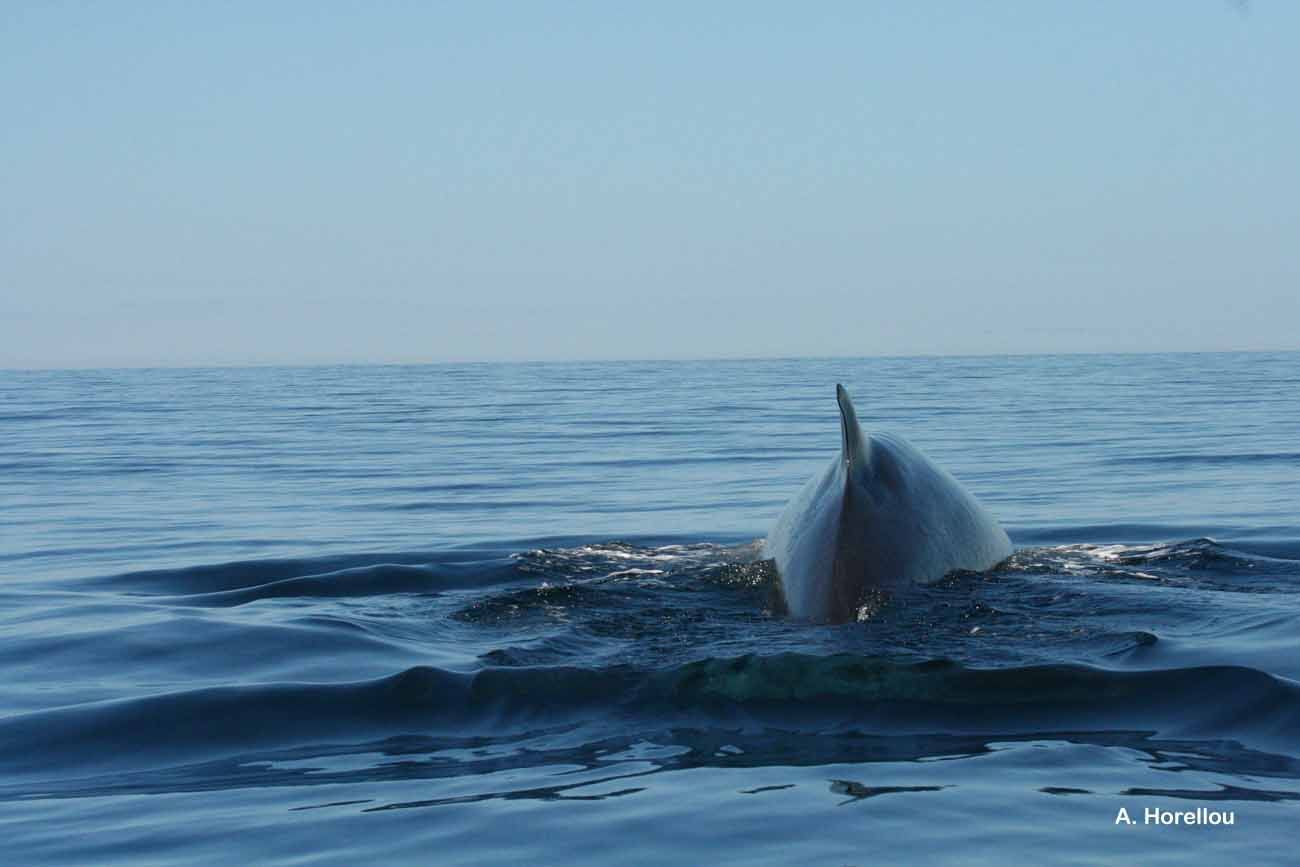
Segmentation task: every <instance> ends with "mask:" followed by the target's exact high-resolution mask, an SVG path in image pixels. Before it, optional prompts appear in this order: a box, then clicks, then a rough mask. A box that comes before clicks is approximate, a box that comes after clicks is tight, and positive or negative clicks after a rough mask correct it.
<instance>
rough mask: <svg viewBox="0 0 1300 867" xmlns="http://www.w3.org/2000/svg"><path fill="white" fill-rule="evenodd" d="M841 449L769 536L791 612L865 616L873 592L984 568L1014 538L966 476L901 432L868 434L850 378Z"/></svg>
mask: <svg viewBox="0 0 1300 867" xmlns="http://www.w3.org/2000/svg"><path fill="white" fill-rule="evenodd" d="M835 392H836V397H837V398H838V399H839V404H840V433H841V447H840V454H839V455H837V456H836V457H835V459H834V460H833V461H831V464H830V466H828V467H827V468H826V469H825V470H824V471H823V472H821V473H819V474H817V475H815V476H813V478H811V479H810V480H809V481H808V483H807V484H806V485H804V487H803V490H801V491H800V492H799V494H798V495H797V496H796V497H795V498H794V499H793V500H791V501H790V503H789V505H787V506H786V508H785V511H784V512H783V513H782V514H781V517H780V519H778V520H777V523H776V526H774V527H773V528H772V532H771V533H769V534H768V537H767V543H766V545H767V556H769V557H771V558H772V559H773V560H775V562H776V568H777V572H778V573H779V575H780V578H781V589H782V591H783V592H784V595H785V600H786V604H787V606H788V607H789V609H790V613H791V614H792V615H794V616H796V617H803V618H808V619H810V620H817V621H823V622H835V623H839V622H844V621H847V620H852V619H853V618H854V617H856V616H857V613H858V610H859V607H860V606H861V605H862V603H863V601H864V600H865V598H866V596H867V594H868V593H869V592H870V591H872V590H874V589H891V588H897V587H901V586H905V585H908V584H913V583H917V582H927V581H935V580H938V579H939V578H942V577H943V576H944V575H945V574H947V573H948V572H952V571H953V570H956V569H967V570H971V571H983V570H985V569H989V568H991V567H993V566H994V565H996V564H997V563H999V562H1001V561H1002V560H1005V559H1006V558H1007V557H1009V556H1010V555H1011V540H1010V539H1008V538H1007V534H1006V533H1005V532H1004V531H1003V530H1002V528H1001V527H1000V526H999V525H998V522H997V520H996V519H994V518H993V516H992V515H990V514H989V513H988V511H987V510H985V508H984V507H983V506H982V505H980V503H979V501H978V500H976V499H975V497H974V496H972V495H971V494H970V493H969V492H968V491H967V490H966V489H965V488H963V487H962V486H961V484H960V483H959V482H958V481H957V480H956V479H954V478H953V477H952V476H950V475H949V474H948V473H947V472H945V471H944V470H943V469H941V468H940V467H938V466H936V465H935V464H934V463H932V462H931V461H930V459H929V458H927V457H926V456H925V455H923V454H921V452H920V451H918V450H917V449H915V448H913V447H912V446H910V445H908V443H907V442H906V441H904V440H903V439H901V438H899V437H896V436H891V435H889V434H863V433H862V429H861V428H860V427H859V426H858V418H857V414H856V413H855V412H854V409H853V402H852V401H851V400H850V399H849V394H848V392H847V391H845V389H844V386H842V385H837V386H836V387H835Z"/></svg>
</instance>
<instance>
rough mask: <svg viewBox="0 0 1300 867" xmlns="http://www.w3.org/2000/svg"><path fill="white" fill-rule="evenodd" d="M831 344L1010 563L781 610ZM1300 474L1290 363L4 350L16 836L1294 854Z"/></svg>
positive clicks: (154, 856) (4, 762)
mask: <svg viewBox="0 0 1300 867" xmlns="http://www.w3.org/2000/svg"><path fill="white" fill-rule="evenodd" d="M836 382H843V383H844V384H845V385H847V386H848V387H849V389H850V390H851V391H852V393H853V395H854V398H855V402H856V404H857V407H858V414H859V416H860V418H861V419H862V422H863V425H864V427H866V428H870V429H877V430H888V431H892V432H895V433H899V434H902V435H903V436H905V437H906V438H907V439H909V440H910V441H911V442H912V443H913V444H914V445H917V446H919V447H920V448H921V449H922V450H924V451H925V452H926V453H928V454H929V455H930V457H931V458H933V459H934V460H935V461H936V462H937V463H939V464H940V465H942V466H944V467H946V468H947V469H949V470H950V471H951V472H952V473H953V474H954V475H956V476H957V477H958V478H959V479H961V480H962V481H963V482H964V483H965V484H966V485H967V487H969V488H970V489H971V490H972V491H973V492H974V493H975V494H976V495H977V496H978V497H979V498H980V499H981V500H982V501H984V503H985V504H986V505H987V506H988V507H989V508H990V510H991V511H992V512H994V514H996V515H997V516H998V517H999V518H1000V519H1001V521H1002V523H1003V525H1004V526H1005V527H1006V529H1007V531H1008V532H1009V533H1010V535H1011V538H1012V541H1013V542H1014V543H1015V544H1016V546H1017V553H1016V554H1015V555H1014V556H1013V557H1012V558H1011V560H1009V561H1008V562H1006V563H1005V564H1003V565H1002V566H1000V567H999V568H998V569H996V570H995V571H993V572H990V573H987V574H983V575H974V574H960V575H955V576H950V577H949V578H947V579H945V580H944V581H943V582H940V583H939V584H937V585H935V586H931V587H926V588H922V589H918V590H916V591H914V592H912V593H910V594H906V595H905V596H900V597H897V598H895V599H893V600H891V601H890V602H888V603H887V604H886V605H885V606H884V607H883V608H882V609H881V610H879V611H877V612H875V613H874V614H872V616H871V617H870V618H869V619H867V620H865V621H864V622H859V623H852V624H847V625H843V626H835V627H828V626H816V625H810V624H808V623H801V622H798V621H794V620H790V619H787V618H783V617H780V616H778V615H776V614H774V613H773V611H772V595H771V590H770V585H771V583H772V581H773V574H772V570H771V566H770V564H769V563H767V562H766V561H764V559H763V550H762V546H761V542H760V540H761V539H762V537H763V536H764V535H765V534H766V532H767V530H768V529H769V527H770V525H771V523H772V522H773V521H774V520H775V518H776V516H777V515H778V514H779V513H780V511H781V508H782V506H783V505H784V503H785V501H786V500H787V499H788V498H789V497H790V496H792V495H793V494H794V493H795V492H796V491H797V490H798V488H799V486H800V485H801V484H802V483H803V482H804V480H805V479H806V478H807V477H808V476H809V475H811V474H812V473H813V472H815V471H817V470H819V469H820V468H821V467H822V466H823V465H824V463H825V462H826V461H828V460H829V459H830V457H831V455H833V454H835V453H836V451H837V449H838V447H839V421H838V413H837V409H836V403H835V395H834V387H835V383H836ZM1298 495H1300V354H1295V353H1280V354H1206V355H1130V356H1040V357H1012V358H945V359H933V358H909V359H837V360H794V361H743V362H698V363H600V364H535V365H534V364H508V365H507V364H502V365H493V364H476V365H430V366H394V367H335V368H245V369H200V370H102V371H75V372H67V371H61V372H20V371H0V597H2V599H3V605H2V606H0V862H3V863H12V864H25V863H38V862H39V863H74V864H111V863H115V862H135V861H144V862H149V863H170V862H178V861H180V862H186V861H188V862H195V863H205V864H206V863H220V862H223V861H241V862H252V863H261V862H267V861H321V862H331V863H340V864H358V863H367V862H378V863H391V862H423V863H438V864H462V863H463V864H478V863H499V864H532V863H565V864H570V863H591V864H611V863H617V864H641V863H646V864H653V863H679V864H708V863H733V862H734V863H745V864H751V863H774V864H784V863H800V864H807V863H823V864H830V865H842V864H868V863H880V862H887V863H943V862H960V863H987V864H999V865H1000V864H1005V863H1015V862H1038V863H1080V864H1095V863H1116V864H1127V863H1142V864H1146V865H1152V864H1187V863H1203V864H1222V863H1225V862H1226V861H1228V860H1229V859H1231V860H1232V861H1234V862H1240V863H1251V864H1294V863H1295V862H1296V857H1297V856H1296V851H1297V848H1296V847H1297V844H1298V843H1300V831H1297V829H1298V828H1300V515H1298V513H1297V500H1298ZM1121 808H1124V809H1126V810H1127V811H1128V812H1129V813H1130V814H1131V815H1132V816H1133V817H1134V819H1135V822H1136V824H1135V825H1132V826H1127V825H1122V824H1121V825H1116V824H1115V819H1116V816H1117V814H1118V813H1119V810H1120V809H1121ZM1148 808H1154V809H1157V810H1161V811H1172V812H1183V811H1195V810H1197V809H1198V808H1207V809H1208V810H1209V811H1211V812H1215V813H1221V814H1225V815H1226V814H1228V813H1231V814H1232V816H1233V824H1232V825H1216V826H1192V827H1187V826H1183V825H1178V826H1157V825H1145V824H1143V816H1144V811H1145V810H1146V809H1148Z"/></svg>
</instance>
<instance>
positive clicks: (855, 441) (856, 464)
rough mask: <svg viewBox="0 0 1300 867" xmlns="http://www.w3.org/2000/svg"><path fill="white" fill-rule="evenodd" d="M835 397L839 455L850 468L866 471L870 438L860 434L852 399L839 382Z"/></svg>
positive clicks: (869, 454)
mask: <svg viewBox="0 0 1300 867" xmlns="http://www.w3.org/2000/svg"><path fill="white" fill-rule="evenodd" d="M835 399H836V400H837V401H839V404H840V457H842V458H843V459H844V463H846V464H848V465H849V469H850V470H855V471H857V472H867V471H868V470H869V468H870V466H871V440H869V439H867V438H866V437H864V436H863V435H862V428H860V427H858V414H857V412H855V411H854V409H853V399H852V398H850V397H849V392H848V389H846V388H845V387H844V386H842V385H840V384H839V383H836V385H835Z"/></svg>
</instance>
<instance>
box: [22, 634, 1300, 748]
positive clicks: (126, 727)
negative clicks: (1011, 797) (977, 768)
mask: <svg viewBox="0 0 1300 867" xmlns="http://www.w3.org/2000/svg"><path fill="white" fill-rule="evenodd" d="M602 723H606V724H610V725H612V726H614V727H616V728H617V729H618V730H620V731H627V730H629V728H631V729H636V728H637V727H640V728H642V729H647V728H649V729H658V728H665V727H674V726H685V727H695V728H740V729H753V728H755V727H758V728H773V729H780V730H785V731H798V732H806V733H816V732H828V731H841V732H842V731H849V730H851V731H856V732H863V733H887V734H890V735H905V734H909V733H912V734H942V733H946V734H978V733H990V732H997V733H1015V732H1034V731H1103V730H1124V731H1134V730H1142V731H1150V732H1154V733H1159V734H1160V735H1162V736H1169V737H1184V738H1213V739H1221V738H1231V739H1234V740H1237V741H1239V742H1242V743H1248V744H1251V745H1254V746H1264V747H1268V748H1279V747H1280V748H1282V749H1283V750H1284V751H1289V752H1291V753H1294V752H1295V750H1296V749H1297V748H1298V747H1300V735H1298V734H1297V733H1298V732H1300V685H1297V684H1295V683H1293V682H1290V681H1287V680H1285V679H1282V678H1277V677H1274V676H1272V675H1269V674H1267V673H1265V672H1262V671H1258V670H1255V669H1250V668H1243V667H1235V666H1205V667H1196V668H1182V669H1165V670H1146V671H1112V670H1107V669H1099V668H1091V667H1086V666H1079V665H1041V666H1027V667H1019V668H1006V669H975V668H968V667H965V666H962V665H959V664H956V663H953V662H948V661H932V662H923V663H913V664H901V663H897V662H891V661H888V660H885V659H883V658H878V657H869V656H857V655H852V654H838V655H830V656H811V655H806V654H799V653H785V654H779V655H774V656H756V655H746V656H740V657H734V658H708V659H702V660H697V661H694V662H690V663H686V664H684V665H679V666H674V667H671V668H666V669H663V670H647V669H640V668H636V667H633V666H629V665H613V666H608V667H603V668H579V667H570V666H553V667H534V668H521V667H506V668H485V669H482V670H479V671H477V672H471V673H458V672H452V671H447V670H443V669H439V668H434V667H429V666H417V667H413V668H409V669H407V670H405V671H402V672H400V673H398V674H396V675H392V676H390V677H384V678H380V679H376V680H370V681H361V682H355V683H343V684H301V683H299V684H269V685H259V686H240V687H216V688H207V689H198V690H190V691H183V692H175V693H168V694H162V695H155V696H149V697H145V698H134V699H128V700H121V701H111V702H102V703H95V704H89V705H77V706H73V707H67V708H61V709H56V710H49V711H40V712H34V713H28V714H23V715H19V716H13V717H9V718H6V719H0V769H4V770H5V771H6V772H7V773H11V774H18V773H25V774H37V773H39V774H49V773H52V772H58V771H60V770H62V771H75V772H77V773H79V774H81V773H85V772H89V771H93V770H105V769H125V768H147V767H158V766H161V765H165V764H170V763H174V762H182V761H190V762H192V761H196V760H211V759H215V758H220V757H229V756H233V755H239V754H246V753H249V752H250V751H254V750H264V749H270V748H277V747H285V746H289V745H303V744H311V743H321V742H324V741H329V740H335V739H350V740H352V741H356V740H358V739H365V738H376V737H391V736H396V735H404V734H417V735H427V734H435V733H454V734H456V735H460V736H466V735H473V734H477V735H489V734H490V735H494V736H500V735H502V734H504V733H508V732H512V731H515V732H526V731H530V730H534V729H536V728H537V727H539V726H548V725H557V724H566V725H586V726H591V725H596V726H599V725H600V724H602Z"/></svg>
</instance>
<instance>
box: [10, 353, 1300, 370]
mask: <svg viewBox="0 0 1300 867" xmlns="http://www.w3.org/2000/svg"><path fill="white" fill-rule="evenodd" d="M1297 352H1300V347H1296V348H1290V349H1165V350H1141V349H1132V350H1119V351H1116V350H1066V351H1063V352H950V353H940V352H914V353H889V354H881V355H837V354H833V355H715V356H680V357H660V358H652V357H642V358H612V357H589V358H510V359H488V358H476V359H424V360H414V359H411V360H404V361H396V360H390V361H247V362H214V363H198V364H190V363H179V364H150V363H141V364H105V365H88V364H70V365H65V366H34V365H31V366H29V365H17V366H9V365H3V366H0V372H5V373H9V372H13V373H42V372H51V373H52V372H76V371H93V370H103V371H114V370H244V369H258V368H317V367H319V368H329V367H464V366H469V365H480V364H481V365H521V366H522V365H548V364H554V365H572V364H699V363H707V362H746V361H748V362H779V361H860V360H866V359H878V360H887V359H907V358H911V359H916V358H952V359H961V358H1055V357H1066V356H1075V355H1091V356H1147V355H1153V356H1154V355H1285V354H1288V353H1297Z"/></svg>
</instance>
